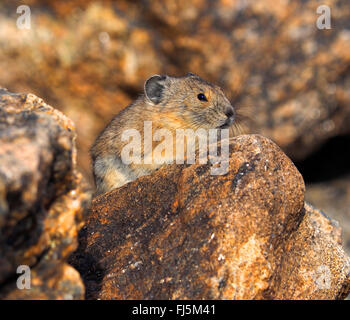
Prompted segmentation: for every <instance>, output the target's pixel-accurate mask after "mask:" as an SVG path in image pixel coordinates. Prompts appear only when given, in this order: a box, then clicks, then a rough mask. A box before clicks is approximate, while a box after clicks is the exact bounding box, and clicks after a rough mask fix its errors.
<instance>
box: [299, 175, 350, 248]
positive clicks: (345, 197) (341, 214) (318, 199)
mask: <svg viewBox="0 0 350 320" xmlns="http://www.w3.org/2000/svg"><path fill="white" fill-rule="evenodd" d="M305 195H306V200H307V201H309V202H310V203H312V204H314V205H317V208H320V209H322V210H323V211H324V212H327V215H329V216H331V217H332V218H334V219H336V220H337V221H339V223H340V225H341V226H342V230H343V239H344V247H345V250H346V252H347V254H350V175H347V176H345V177H342V178H338V179H334V180H331V181H327V182H318V183H314V184H311V185H308V186H307V189H306V194H305Z"/></svg>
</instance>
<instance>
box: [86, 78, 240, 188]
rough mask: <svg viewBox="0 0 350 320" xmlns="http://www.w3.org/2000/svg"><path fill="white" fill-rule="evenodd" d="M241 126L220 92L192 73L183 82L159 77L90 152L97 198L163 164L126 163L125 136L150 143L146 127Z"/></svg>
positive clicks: (143, 150) (147, 150)
mask: <svg viewBox="0 0 350 320" xmlns="http://www.w3.org/2000/svg"><path fill="white" fill-rule="evenodd" d="M234 121H235V109H234V108H233V106H232V105H231V103H230V101H229V100H228V99H227V98H226V96H225V94H224V93H223V91H222V90H221V88H220V87H218V86H216V85H214V84H212V83H209V82H207V81H205V80H203V79H202V78H201V77H199V76H197V75H195V74H193V73H188V74H187V75H185V76H182V77H172V76H168V75H153V76H152V77H150V78H149V79H148V80H147V81H146V82H145V84H144V93H143V94H142V95H140V96H139V98H138V99H136V100H135V101H134V102H133V103H131V104H130V105H129V106H127V107H126V108H125V109H123V110H122V111H121V112H120V113H119V114H117V115H116V116H115V117H114V118H113V119H112V121H111V122H110V123H109V124H108V125H107V126H106V127H105V129H104V130H103V131H102V132H101V133H100V134H99V136H98V137H97V139H96V141H95V143H94V144H93V146H92V148H91V150H90V152H91V159H92V166H93V175H94V180H95V184H96V189H97V190H96V195H98V194H101V193H104V192H108V191H111V190H112V189H115V188H118V187H121V186H122V185H124V184H126V183H128V182H130V181H133V180H135V179H137V178H139V177H141V176H144V175H148V174H151V173H152V172H153V171H155V170H157V169H159V168H160V167H161V166H162V165H161V164H157V163H155V162H154V161H151V162H148V163H147V164H146V163H129V164H127V163H124V162H123V161H122V156H121V155H122V150H123V147H125V145H126V144H127V143H128V141H124V140H125V139H123V132H125V131H126V130H135V129H136V130H137V131H138V132H139V133H140V136H141V137H142V139H143V140H142V141H144V128H145V123H146V122H147V123H151V124H152V132H154V131H155V130H157V129H167V130H169V131H170V132H175V131H176V130H177V129H192V130H197V129H199V128H201V129H206V130H207V129H222V128H230V127H231V126H232V124H233V123H234ZM154 148H155V146H153V145H151V146H148V147H147V146H145V143H142V147H141V149H140V150H141V151H140V152H141V153H142V154H141V155H140V156H143V157H144V158H147V157H148V158H149V157H152V155H151V154H152V150H153V149H154Z"/></svg>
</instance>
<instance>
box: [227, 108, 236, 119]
mask: <svg viewBox="0 0 350 320" xmlns="http://www.w3.org/2000/svg"><path fill="white" fill-rule="evenodd" d="M225 115H226V116H227V118H232V120H233V119H234V117H235V111H234V110H233V107H231V106H229V107H226V109H225Z"/></svg>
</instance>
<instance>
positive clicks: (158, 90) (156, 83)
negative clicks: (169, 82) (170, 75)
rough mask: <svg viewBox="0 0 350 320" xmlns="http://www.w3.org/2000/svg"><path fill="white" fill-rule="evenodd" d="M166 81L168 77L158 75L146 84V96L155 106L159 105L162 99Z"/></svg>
mask: <svg viewBox="0 0 350 320" xmlns="http://www.w3.org/2000/svg"><path fill="white" fill-rule="evenodd" d="M165 79H166V76H160V75H158V74H156V75H154V76H152V77H150V78H149V79H147V80H146V82H145V95H146V97H147V98H148V99H149V100H151V101H152V102H153V103H154V104H158V103H159V102H160V100H161V98H162V93H163V90H164V84H165Z"/></svg>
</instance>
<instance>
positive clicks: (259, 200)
mask: <svg viewBox="0 0 350 320" xmlns="http://www.w3.org/2000/svg"><path fill="white" fill-rule="evenodd" d="M211 166H212V165H211V164H207V165H199V164H195V165H192V166H186V165H173V166H168V167H166V168H163V169H161V170H159V171H157V172H155V173H154V174H153V175H151V176H145V177H142V178H140V179H138V180H136V181H133V182H131V183H129V184H127V185H124V186H123V187H121V188H118V189H116V190H114V191H111V192H109V193H107V194H104V195H101V196H99V197H97V198H95V199H94V201H93V203H92V210H91V213H90V215H89V218H88V221H87V223H86V225H85V226H84V228H83V229H82V231H81V234H80V246H79V248H78V251H77V252H76V253H75V254H74V256H73V258H72V263H73V265H74V266H75V267H76V268H77V269H78V270H79V271H80V272H81V274H82V276H83V278H84V282H85V285H86V292H87V298H90V299H97V298H98V299H337V298H343V297H345V296H346V295H347V293H348V292H349V290H350V287H349V282H348V281H349V274H350V260H349V258H348V257H347V256H346V255H345V253H344V251H343V249H342V248H341V245H340V237H339V228H338V227H337V226H336V224H335V222H333V221H331V220H329V219H328V218H327V217H326V216H324V215H323V214H322V213H321V212H319V211H317V210H316V209H313V208H312V207H311V206H309V205H307V204H305V203H304V191H305V188H304V182H303V179H302V177H301V175H300V174H299V172H298V171H297V169H296V168H295V166H294V165H293V163H292V162H291V161H290V160H289V159H288V158H287V157H286V156H285V154H284V153H283V152H282V151H281V150H280V149H279V147H277V145H276V144H274V143H273V142H271V141H270V140H268V139H266V138H263V137H261V136H258V135H250V136H239V137H237V138H235V139H233V140H232V141H231V144H230V165H229V172H228V173H227V174H226V175H222V176H213V175H211V174H210V168H211Z"/></svg>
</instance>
